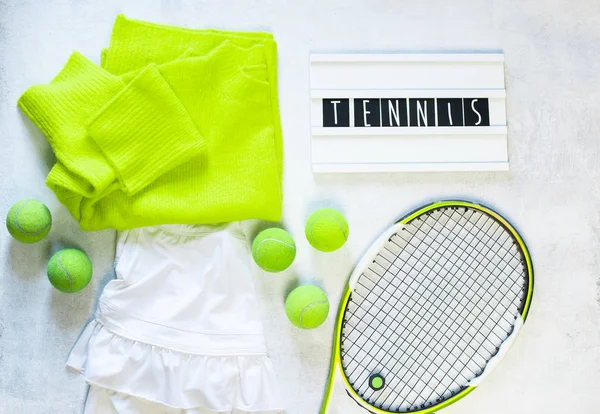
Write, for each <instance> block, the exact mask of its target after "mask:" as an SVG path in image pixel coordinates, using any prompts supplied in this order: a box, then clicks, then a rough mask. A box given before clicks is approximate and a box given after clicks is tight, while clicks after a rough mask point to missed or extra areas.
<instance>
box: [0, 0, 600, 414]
mask: <svg viewBox="0 0 600 414" xmlns="http://www.w3.org/2000/svg"><path fill="white" fill-rule="evenodd" d="M119 12H123V13H125V14H127V15H129V16H131V17H135V18H140V19H146V20H152V21H157V22H163V23H168V24H177V25H184V26H189V27H217V28H225V29H231V30H253V29H259V30H270V31H273V32H274V33H275V35H276V38H277V40H278V41H279V49H280V50H279V59H280V85H279V87H280V94H281V113H282V122H283V129H284V136H285V151H286V159H285V224H286V226H287V228H288V230H289V231H290V232H291V234H292V235H293V236H294V237H295V238H296V241H297V244H298V257H297V259H296V262H295V264H294V265H293V267H292V268H291V269H290V270H288V271H286V272H285V273H282V274H266V273H261V272H257V277H256V282H257V287H258V289H257V290H258V293H259V295H260V303H261V306H262V312H263V315H264V322H265V329H266V334H267V341H268V345H269V348H270V352H271V356H272V358H273V360H274V363H275V367H276V369H277V371H278V373H279V377H280V380H281V383H282V387H283V390H284V392H285V399H286V402H287V406H288V407H289V413H290V414H312V413H315V412H317V409H318V406H319V404H320V400H321V397H322V392H323V386H324V384H325V379H326V375H327V372H328V364H329V355H330V346H331V345H330V343H331V336H332V327H333V322H334V309H335V306H336V305H335V304H336V303H337V301H338V299H339V296H340V294H341V291H342V289H343V287H344V284H345V282H346V278H347V276H348V274H349V272H350V271H351V269H352V267H353V265H354V263H355V261H356V260H357V259H358V257H359V256H360V255H361V253H362V251H363V250H364V249H365V248H366V247H367V245H368V244H369V242H370V241H371V240H372V239H373V238H374V237H375V236H376V235H377V234H378V233H379V232H381V231H382V230H383V229H384V228H385V227H386V226H387V225H388V224H389V223H390V222H392V221H393V219H394V218H396V217H397V216H400V215H402V214H403V213H405V212H407V211H409V210H410V209H412V208H413V207H416V206H417V205H419V204H421V203H423V202H425V201H431V200H435V199H440V198H450V197H458V198H467V199H476V200H481V201H484V202H485V203H487V204H489V205H491V206H493V207H495V208H496V209H498V210H499V211H500V212H501V213H503V214H504V215H505V216H507V217H508V218H509V219H510V220H511V221H512V222H513V223H514V224H515V226H517V228H519V230H520V231H521V232H522V234H523V235H524V237H525V239H526V241H527V243H528V245H529V247H530V249H531V254H532V257H533V260H534V265H535V270H536V277H537V279H536V293H535V296H534V302H533V307H532V310H531V313H530V319H529V321H528V324H527V325H526V327H525V329H524V330H523V332H522V336H521V337H520V338H519V339H518V341H517V342H516V344H515V346H514V348H513V350H512V351H511V353H510V354H509V356H508V358H507V359H506V360H505V361H504V362H503V363H502V364H501V365H500V367H499V368H498V369H497V370H496V371H495V372H494V373H493V374H492V375H491V376H490V378H489V379H488V380H487V381H486V382H485V383H484V384H483V385H482V386H481V388H480V389H479V390H478V391H476V392H475V393H473V394H471V395H470V396H469V397H467V398H465V399H464V400H462V401H461V402H459V403H458V404H457V405H455V406H453V407H451V408H449V409H447V410H445V411H443V412H444V413H448V414H452V413H454V414H481V413H485V414H506V413H509V412H510V413H511V414H525V413H534V414H537V413H545V414H552V413H557V414H558V413H564V412H573V413H575V412H578V413H594V412H597V411H598V408H597V401H596V398H595V395H596V392H597V391H596V388H597V386H598V384H599V383H600V369H599V367H600V336H599V326H598V325H599V321H600V315H599V308H598V306H599V305H598V300H599V294H598V289H599V288H598V280H599V278H598V273H599V272H598V267H599V265H600V263H599V260H600V258H599V255H598V252H599V247H600V246H599V244H600V242H599V237H600V220H599V214H598V205H599V203H598V201H599V195H600V186H599V184H598V182H599V180H598V179H599V178H600V168H599V167H598V164H599V162H600V139H599V136H598V130H599V129H600V128H599V124H600V53H599V50H600V3H598V2H597V1H596V0H579V1H572V0H552V1H548V0H496V1H494V0H480V1H472V0H455V1H447V0H431V1H410V2H409V1H391V0H386V1H384V0H372V1H369V2H365V1H359V0H335V1H333V0H331V1H323V0H305V1H296V2H292V1H276V0H272V1H265V0H256V1H252V2H249V1H244V0H238V1H230V0H224V1H212V2H208V1H201V0H162V1H158V0H130V1H126V2H125V1H121V0H102V1H99V0H96V1H92V0H89V1H64V0H35V1H33V0H21V1H19V0H0V148H1V149H0V213H1V215H2V216H4V215H5V213H6V212H7V211H8V209H9V208H10V205H11V204H12V203H13V202H15V201H17V200H20V199H22V198H39V199H41V200H43V201H45V202H46V203H47V204H48V205H49V207H50V208H51V210H52V212H53V214H54V218H55V221H54V226H53V229H52V232H51V236H50V237H49V238H48V239H47V240H45V241H43V242H41V243H39V244H36V245H32V246H25V245H20V244H18V243H15V242H13V241H12V240H11V239H10V237H9V235H8V233H7V232H6V231H4V230H3V229H0V413H2V414H4V413H7V414H8V413H10V414H12V413H23V414H25V413H76V412H80V411H81V408H82V404H83V400H84V397H85V390H86V387H85V384H84V382H83V380H82V379H81V378H80V377H79V376H77V375H76V374H73V373H70V372H68V371H66V369H65V368H64V361H65V359H66V357H67V354H68V352H69V350H70V348H71V346H72V344H73V342H74V341H75V339H76V338H77V336H78V335H79V333H80V332H81V329H83V327H84V324H85V322H86V321H87V320H88V319H90V318H91V317H92V314H93V310H94V308H95V305H96V301H97V296H98V295H99V293H100V291H101V289H102V286H103V285H104V284H105V283H106V282H107V281H108V280H109V279H110V278H111V277H113V273H112V259H113V254H114V236H115V235H114V232H111V231H103V232H97V233H84V232H82V231H81V230H79V229H78V226H77V223H76V222H75V221H74V220H73V219H72V218H71V217H70V216H69V214H68V213H67V211H66V210H65V209H64V208H63V207H61V206H60V205H59V203H58V202H57V201H56V199H55V197H54V195H53V194H52V193H51V192H50V191H49V190H48V189H47V188H46V187H45V186H44V177H45V175H46V173H47V171H48V169H49V168H50V166H51V165H52V163H53V155H52V152H51V150H50V148H49V146H48V144H47V143H46V141H45V140H44V138H43V136H42V135H41V133H40V132H39V131H38V130H37V129H36V128H34V127H33V126H32V124H31V123H30V122H29V121H28V120H27V119H26V118H25V117H24V116H23V115H22V114H21V113H20V112H19V111H18V110H17V108H16V105H15V103H16V100H17V98H18V96H19V95H20V94H21V93H22V92H23V91H24V90H25V89H26V88H27V87H28V86H30V85H32V84H34V83H36V82H47V81H49V80H50V79H51V78H52V77H53V76H54V75H55V74H56V73H57V72H58V70H59V69H60V68H61V67H62V65H63V64H64V62H65V61H66V59H67V57H68V56H69V54H70V53H71V52H72V51H73V50H79V51H81V52H82V53H84V54H85V55H86V56H88V57H90V58H92V59H93V60H94V61H96V62H98V61H99V53H100V49H101V48H102V47H104V46H106V45H107V43H108V39H109V34H110V29H111V26H112V23H113V20H114V17H115V15H116V14H117V13H119ZM382 50H392V51H406V50H410V51H447V50H453V51H478V50H486V51H489V50H494V51H495V50H503V51H504V52H505V53H506V80H507V91H508V98H507V106H508V122H509V145H510V147H509V151H510V161H511V171H510V172H509V173H468V174H462V173H457V174H435V173H430V174H397V175H394V174H377V175H352V176H351V175H337V176H320V177H315V176H313V175H312V174H311V171H310V161H309V156H310V148H309V136H310V129H309V125H310V123H309V88H308V53H309V51H321V52H326V51H346V52H351V51H382ZM322 206H331V207H335V208H339V209H340V210H341V211H343V212H344V213H345V215H346V217H347V218H348V221H349V223H350V239H349V240H348V243H347V244H346V246H345V247H344V248H343V249H341V250H340V251H338V252H335V253H328V254H325V253H318V252H315V251H314V250H312V249H311V248H310V246H309V245H308V242H307V241H306V240H305V239H304V236H303V229H304V221H305V220H306V218H307V217H308V216H309V214H310V213H311V212H312V211H313V210H314V209H315V208H317V207H322ZM259 226H260V224H258V223H248V229H249V231H250V232H255V231H256V230H257V229H258V227H259ZM63 246H68V247H78V248H82V249H83V250H85V251H86V252H87V253H88V254H89V255H90V258H91V259H92V261H93V263H94V270H95V272H94V278H93V280H92V283H91V284H90V286H88V288H86V289H85V290H84V291H82V292H80V293H78V294H74V295H66V294H62V293H60V292H57V291H55V290H54V289H53V288H52V287H51V286H50V284H49V283H48V281H47V280H46V276H45V266H46V262H47V260H48V258H49V257H50V252H51V251H55V250H57V249H58V248H60V247H63ZM295 274H298V275H299V276H298V278H296V276H295ZM297 279H299V280H301V281H316V282H317V283H319V284H320V285H321V286H322V287H323V288H324V289H325V290H326V291H327V292H329V296H330V300H331V303H332V313H331V314H330V317H329V319H328V321H327V323H326V324H324V325H323V326H321V327H320V328H318V329H316V330H314V331H301V330H299V329H296V328H294V327H293V326H292V325H291V324H290V323H289V322H288V321H287V319H286V316H285V313H284V311H283V305H284V299H285V293H286V292H287V291H289V290H290V289H291V287H292V286H293V285H294V283H296V280H297ZM349 407H351V408H350V409H349V410H348V411H346V412H345V414H351V413H354V412H356V413H357V414H358V413H362V412H363V411H362V410H360V409H359V408H358V407H357V406H356V405H354V404H350V405H349Z"/></svg>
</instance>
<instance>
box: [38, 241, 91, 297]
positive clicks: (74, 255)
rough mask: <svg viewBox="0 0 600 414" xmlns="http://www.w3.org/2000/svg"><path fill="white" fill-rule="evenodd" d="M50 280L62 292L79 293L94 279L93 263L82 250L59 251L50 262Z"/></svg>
mask: <svg viewBox="0 0 600 414" xmlns="http://www.w3.org/2000/svg"><path fill="white" fill-rule="evenodd" d="M48 279H49V280H50V283H52V286H54V287H55V288H56V289H58V290H60V291H61V292H65V293H74V292H79V291H80V290H81V289H83V288H84V287H86V286H87V285H88V283H90V280H91V279H92V262H91V261H90V259H89V258H88V257H87V255H86V254H85V253H84V252H82V251H81V250H77V249H63V250H59V251H58V252H56V253H54V255H53V256H52V257H51V258H50V261H49V262H48Z"/></svg>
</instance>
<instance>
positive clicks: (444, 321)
mask: <svg viewBox="0 0 600 414" xmlns="http://www.w3.org/2000/svg"><path fill="white" fill-rule="evenodd" d="M473 220H474V221H473ZM481 246H483V248H482V247H481ZM486 248H487V249H486ZM519 265H523V258H522V256H521V254H520V251H519V250H518V249H516V248H515V247H514V240H513V239H512V236H510V235H509V234H508V232H507V231H506V229H504V228H503V227H502V226H500V225H499V224H498V223H497V222H496V221H495V220H494V219H492V218H491V217H490V216H488V215H487V214H483V213H481V212H479V211H477V210H471V209H464V211H463V210H462V209H461V210H457V209H438V210H434V213H432V214H428V215H426V216H424V217H423V218H422V219H421V220H415V221H413V222H411V223H410V224H409V225H407V226H406V227H405V229H404V231H402V232H400V233H399V234H398V233H397V234H395V235H393V236H392V237H391V238H390V240H389V241H388V243H387V244H386V245H385V246H384V248H383V249H382V251H381V252H380V254H379V255H378V256H377V257H376V258H375V260H373V263H372V265H371V266H369V267H368V268H367V269H366V270H365V271H364V272H363V275H362V276H361V277H360V278H359V279H358V281H357V286H356V288H355V290H354V292H353V294H352V298H351V302H350V303H349V305H348V308H347V309H346V313H345V316H344V328H343V338H342V342H343V344H342V362H343V368H344V372H345V373H346V376H347V378H348V379H349V381H350V382H351V384H352V386H353V388H354V389H355V391H357V393H358V394H359V395H361V396H362V397H363V398H364V399H365V400H366V401H368V402H369V403H371V404H373V405H375V406H377V407H379V408H382V409H386V410H389V411H400V410H410V409H411V407H416V406H419V405H421V406H422V405H423V404H426V405H427V406H429V405H433V404H434V403H433V401H432V400H431V398H432V397H436V400H437V401H439V400H440V399H447V398H448V395H454V394H456V393H457V392H459V391H460V390H462V389H464V388H465V387H466V386H467V384H468V381H469V380H470V379H472V378H474V377H476V376H478V375H480V373H481V372H482V370H483V369H484V368H485V364H486V363H487V361H489V359H490V358H491V357H492V356H493V355H494V354H495V353H496V352H497V350H498V347H499V345H500V344H501V343H502V341H503V340H504V339H505V338H506V337H507V336H508V335H510V332H511V330H512V326H513V324H514V319H515V316H516V315H518V309H517V307H518V306H514V303H515V298H516V297H518V296H522V295H520V292H522V290H523V289H522V285H523V283H522V280H521V279H522V274H523V270H522V269H521V270H519V269H518V268H517V266H519ZM515 273H517V274H516V275H515ZM482 275H483V276H484V277H483V278H482V280H481V281H480V280H478V279H479V278H481V276H482ZM501 276H502V277H503V280H501V282H500V284H499V283H498V280H499V278H500V277H501ZM490 279H494V280H490ZM515 286H516V288H515ZM501 287H503V288H504V292H503V293H502V291H501V290H500V289H501ZM492 288H493V289H494V291H495V292H496V296H499V297H494V296H493V295H490V294H488V295H485V294H486V293H488V292H487V291H488V290H490V289H492ZM508 292H511V293H512V294H511V295H510V296H507V295H506V294H508ZM459 293H460V295H462V297H458V298H456V297H455V296H457V295H458V294H459ZM498 293H502V294H501V295H498ZM484 295H485V297H484ZM413 296H415V297H417V299H416V300H415V299H414V298H413ZM513 296H514V297H515V298H513ZM480 303H482V304H483V305H481V304H480ZM415 308H416V309H415ZM513 308H514V310H513ZM465 311H467V312H466V313H465ZM463 313H465V315H462V316H461V314H463ZM490 318H492V319H493V320H492V322H493V324H491V323H489V322H490ZM456 319H459V322H460V323H459V322H457V320H456ZM475 320H478V321H479V323H477V324H476V323H475ZM486 322H487V323H488V325H486ZM501 322H504V324H503V325H500V323H501ZM498 327H499V328H498ZM496 328H498V329H497V330H496ZM476 337H477V339H476ZM484 344H485V345H484ZM486 346H487V348H486ZM482 349H483V351H482ZM475 357H477V358H476V360H475V359H474V358H475ZM448 360H451V361H452V364H450V363H449V362H448ZM424 366H426V368H424ZM374 370H380V371H381V372H382V373H384V374H385V376H386V384H387V385H386V387H385V388H384V390H382V391H378V392H376V391H374V390H372V389H371V388H370V387H369V386H368V379H369V376H370V375H371V374H372V373H373V371H374Z"/></svg>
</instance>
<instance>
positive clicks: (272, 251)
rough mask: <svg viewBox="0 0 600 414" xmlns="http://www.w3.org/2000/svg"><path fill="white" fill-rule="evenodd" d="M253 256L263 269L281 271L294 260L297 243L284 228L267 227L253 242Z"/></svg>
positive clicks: (274, 271)
mask: <svg viewBox="0 0 600 414" xmlns="http://www.w3.org/2000/svg"><path fill="white" fill-rule="evenodd" d="M252 257H253V258H254V261H255V262H256V264H257V265H258V266H259V267H260V268H261V269H263V270H266V271H267V272H273V273H276V272H281V271H283V270H285V269H287V268H288V267H290V265H291V264H292V262H293V261H294V258H295V257H296V243H295V242H294V239H293V238H292V236H290V234H289V233H288V232H287V231H285V230H283V229H279V228H271V229H266V230H263V231H261V232H260V233H258V236H256V238H255V239H254V241H253V242H252Z"/></svg>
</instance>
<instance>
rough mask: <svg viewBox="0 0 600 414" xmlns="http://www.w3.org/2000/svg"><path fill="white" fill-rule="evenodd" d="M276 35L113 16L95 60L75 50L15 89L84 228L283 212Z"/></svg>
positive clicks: (55, 183) (55, 181) (270, 216)
mask: <svg viewBox="0 0 600 414" xmlns="http://www.w3.org/2000/svg"><path fill="white" fill-rule="evenodd" d="M276 53H277V52H276V44H275V41H274V40H273V38H272V36H271V35H270V34H266V33H233V32H223V31H217V30H190V29H183V28H175V27H168V26H162V25H156V24H151V23H146V22H141V21H136V20H131V19H127V18H126V17H124V16H121V15H120V16H118V17H117V20H116V23H115V26H114V29H113V34H112V37H111V42H110V47H109V48H108V49H105V50H104V51H103V52H102V67H98V66H96V65H94V64H93V63H92V62H90V61H89V60H87V59H86V58H85V57H83V56H82V55H80V54H78V53H74V54H73V55H72V56H71V58H70V59H69V61H68V62H67V64H66V66H65V67H64V69H63V70H62V71H61V72H60V73H59V75H58V76H57V77H56V78H55V79H54V80H53V81H52V82H51V83H50V84H47V85H36V86H33V87H31V88H30V89H29V90H27V91H26V92H25V93H24V94H23V96H21V98H20V99H19V105H20V107H21V108H22V110H23V111H24V112H25V113H26V114H27V115H28V116H29V117H30V118H31V119H32V121H33V122H34V123H35V124H36V125H37V126H38V127H39V128H40V129H41V130H42V131H43V132H44V134H45V135H46V137H47V138H48V140H49V142H50V144H51V146H52V148H53V150H54V152H55V154H56V157H57V163H56V165H55V166H54V167H53V168H52V170H51V171H50V173H49V175H48V178H47V184H48V186H49V187H50V188H51V189H52V190H53V191H54V192H55V193H56V195H57V196H58V198H59V199H60V201H61V202H62V203H64V204H65V205H66V206H67V207H68V209H69V211H70V212H71V214H73V216H74V217H75V218H76V219H77V220H79V221H80V224H81V227H82V228H83V229H86V230H99V229H104V228H116V229H127V228H134V227H142V226H148V225H156V224H169V223H181V224H201V223H218V222H227V221H236V220H244V219H250V218H259V219H264V220H279V219H280V217H281V206H282V199H281V174H282V145H281V127H280V123H279V110H278V101H277V70H276Z"/></svg>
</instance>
